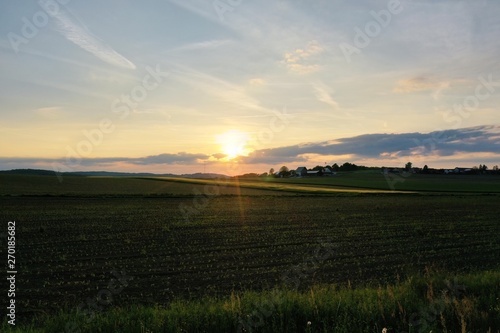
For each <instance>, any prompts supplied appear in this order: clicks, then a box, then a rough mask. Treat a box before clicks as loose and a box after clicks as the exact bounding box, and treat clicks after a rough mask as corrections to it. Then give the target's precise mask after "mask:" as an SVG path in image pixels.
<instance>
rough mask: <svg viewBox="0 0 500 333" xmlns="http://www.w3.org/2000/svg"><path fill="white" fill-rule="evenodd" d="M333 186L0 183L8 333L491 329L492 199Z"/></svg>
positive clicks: (494, 275) (495, 275) (497, 249)
mask: <svg viewBox="0 0 500 333" xmlns="http://www.w3.org/2000/svg"><path fill="white" fill-rule="evenodd" d="M381 176H382V177H383V175H381ZM342 177H344V178H341V177H338V178H335V179H334V178H333V177H332V178H328V179H327V178H322V179H293V180H292V179H284V180H283V179H276V180H272V181H271V182H270V181H262V180H245V181H239V182H236V181H226V180H218V181H210V180H187V179H184V180H182V179H164V178H161V179H134V178H86V177H65V178H64V181H63V182H62V183H59V182H57V181H56V180H57V178H56V177H50V176H20V175H18V176H5V175H2V176H0V181H1V184H2V186H1V187H0V189H1V192H0V193H1V195H2V196H1V197H0V215H1V219H2V220H3V221H12V220H15V221H16V228H17V229H16V236H17V237H16V239H17V258H16V259H17V261H18V271H19V274H18V280H17V288H18V290H17V293H16V299H17V300H18V310H17V317H18V326H17V328H18V329H19V331H18V332H26V331H32V332H64V331H65V326H66V325H68V323H72V325H73V324H75V325H76V327H77V328H78V329H79V330H80V331H81V332H98V331H102V332H235V331H237V328H238V326H242V325H243V326H244V327H245V331H252V332H381V329H382V328H383V327H387V328H390V329H391V331H389V332H403V331H409V330H410V329H412V328H413V330H411V332H419V331H423V329H424V328H426V329H428V330H427V331H426V332H429V331H430V330H434V331H433V332H439V331H444V329H443V328H444V327H445V328H446V329H447V331H448V332H460V331H461V330H462V329H463V328H464V327H466V332H487V331H488V329H491V332H497V330H498V329H500V321H499V318H500V312H499V311H500V308H499V303H498V298H499V297H500V275H499V274H500V273H499V272H500V265H499V261H498V258H500V236H499V235H500V224H499V220H498V216H499V213H500V195H498V194H495V193H494V192H496V191H494V190H491V191H490V190H489V188H488V190H487V191H482V190H481V189H482V187H480V186H479V185H474V183H469V184H468V185H467V186H465V185H463V183H460V181H462V180H457V181H456V182H458V183H460V184H462V185H461V186H462V190H461V191H459V192H450V193H442V191H443V189H441V188H440V189H439V192H441V193H438V192H434V191H430V192H425V191H421V190H419V191H417V190H418V189H416V188H410V187H409V185H408V191H407V192H404V193H399V192H393V191H380V190H382V188H378V189H377V186H370V188H374V189H377V190H376V191H374V192H370V191H365V189H364V188H362V187H361V188H359V189H358V188H356V187H357V186H360V185H363V186H366V182H367V181H368V180H369V179H372V180H373V179H374V178H370V177H375V176H374V175H369V176H366V177H367V178H366V179H364V178H363V179H364V180H358V182H357V183H356V181H354V180H352V181H351V182H350V183H348V182H347V179H349V177H354V176H353V175H344V176H342ZM412 177H413V176H412ZM339 179H344V180H345V183H344V184H340V183H338V182H339ZM360 179H361V178H360ZM450 179H451V178H450ZM470 179H472V178H470ZM373 181H374V182H375V180H373ZM408 181H410V178H408ZM418 181H420V184H421V185H422V188H423V187H425V186H429V185H425V184H430V183H431V182H430V180H428V178H421V179H417V178H414V182H418ZM467 181H469V180H467ZM301 182H307V183H305V184H302V183H301ZM299 183H300V184H299ZM238 184H239V185H240V186H238ZM379 184H381V183H379ZM493 184H494V182H493ZM452 185H453V183H449V184H448V185H447V186H448V188H451V187H453V186H458V185H453V186H452ZM342 186H344V187H348V189H351V190H353V189H354V190H353V191H347V192H343V187H342ZM463 186H465V187H463ZM366 187H368V186H366ZM494 187H495V186H494ZM323 189H327V190H326V191H325V190H323ZM474 189H479V190H478V191H476V192H474ZM489 192H491V193H489ZM0 232H1V231H0ZM4 250H5V244H2V251H4ZM117 274H118V275H120V274H121V275H122V276H126V277H127V278H126V279H125V284H122V286H121V288H120V289H119V290H117V291H116V293H115V292H113V293H110V292H109V290H110V289H109V288H110V287H109V286H110V281H113V280H116V279H117V278H116V275H117ZM4 283H5V282H4ZM2 288H3V287H2ZM96 299H97V300H98V301H99V302H100V303H99V302H98V303H97V305H95V302H94V303H92V302H93V301H92V300H94V301H95V300H96ZM89 304H94V306H91V305H89ZM77 309H80V310H79V311H77ZM415 316H417V317H418V316H420V321H418V320H416V319H415V318H416V317H415ZM422 318H423V319H422ZM308 321H311V325H307V322H308ZM410 324H411V325H413V326H410ZM19 325H21V326H19ZM29 327H31V328H29ZM4 330H5V331H11V327H9V325H7V324H6V322H5V321H4V324H3V326H2V331H4ZM69 331H74V332H77V331H78V330H77V329H76V328H75V329H74V330H69Z"/></svg>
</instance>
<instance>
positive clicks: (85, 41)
mask: <svg viewBox="0 0 500 333" xmlns="http://www.w3.org/2000/svg"><path fill="white" fill-rule="evenodd" d="M53 17H54V18H55V19H56V24H57V26H58V31H59V32H60V33H61V34H62V35H63V36H64V37H66V39H68V40H69V41H71V42H73V43H74V44H76V45H78V46H79V47H81V48H82V49H84V50H85V51H87V52H90V53H92V54H93V55H95V56H96V57H98V58H99V59H101V60H103V61H105V62H107V63H109V64H112V65H115V66H119V67H125V68H130V69H135V68H136V67H135V65H134V64H133V63H132V62H131V61H130V60H128V59H127V58H125V57H124V56H122V55H121V54H119V53H118V52H116V51H115V50H113V48H112V47H111V46H109V45H107V44H106V43H105V42H104V41H102V40H101V39H99V38H98V37H97V36H94V35H93V34H92V33H91V32H89V31H88V30H87V29H86V28H85V27H83V26H82V25H81V24H79V23H77V22H75V21H73V20H72V19H70V17H69V16H68V15H67V14H66V13H64V12H63V10H62V9H61V10H59V11H58V12H57V13H55V14H54V15H53Z"/></svg>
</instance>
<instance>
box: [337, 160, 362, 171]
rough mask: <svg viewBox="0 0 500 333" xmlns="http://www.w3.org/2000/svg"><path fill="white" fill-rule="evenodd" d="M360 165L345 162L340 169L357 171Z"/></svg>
mask: <svg viewBox="0 0 500 333" xmlns="http://www.w3.org/2000/svg"><path fill="white" fill-rule="evenodd" d="M357 169H358V166H357V165H356V164H354V163H349V162H345V163H344V164H342V165H341V166H340V167H339V170H340V171H356V170H357Z"/></svg>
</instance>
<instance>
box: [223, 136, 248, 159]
mask: <svg viewBox="0 0 500 333" xmlns="http://www.w3.org/2000/svg"><path fill="white" fill-rule="evenodd" d="M248 139H249V138H248V135H247V134H246V133H243V132H240V131H238V130H230V131H227V132H225V133H222V134H220V135H218V136H217V143H218V144H219V145H220V147H221V152H222V153H223V154H225V155H226V157H225V159H227V160H231V159H233V158H235V157H237V156H244V155H247V154H248V149H247V147H246V145H247V142H248Z"/></svg>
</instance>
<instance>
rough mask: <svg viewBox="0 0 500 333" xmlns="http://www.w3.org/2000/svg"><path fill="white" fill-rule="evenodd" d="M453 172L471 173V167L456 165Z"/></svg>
mask: <svg viewBox="0 0 500 333" xmlns="http://www.w3.org/2000/svg"><path fill="white" fill-rule="evenodd" d="M453 172H455V173H460V174H467V173H472V169H471V168H459V167H456V168H455V169H453Z"/></svg>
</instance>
